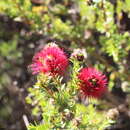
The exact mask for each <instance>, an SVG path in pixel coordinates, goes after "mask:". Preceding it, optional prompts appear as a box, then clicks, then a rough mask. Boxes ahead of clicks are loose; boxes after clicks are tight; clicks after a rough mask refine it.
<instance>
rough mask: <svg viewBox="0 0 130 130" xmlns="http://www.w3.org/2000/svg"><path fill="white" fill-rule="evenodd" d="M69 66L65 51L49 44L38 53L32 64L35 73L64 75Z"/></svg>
mask: <svg viewBox="0 0 130 130" xmlns="http://www.w3.org/2000/svg"><path fill="white" fill-rule="evenodd" d="M67 66H68V59H67V57H66V55H65V53H64V52H63V51H62V50H61V49H60V48H59V47H58V46H56V45H55V46H54V45H52V46H51V45H49V46H46V47H45V48H43V49H42V50H41V51H40V52H38V53H36V54H35V56H34V58H33V64H32V65H31V66H30V67H31V70H32V71H33V74H38V73H49V74H52V75H55V74H60V75H62V74H63V72H64V71H65V69H66V68H67Z"/></svg>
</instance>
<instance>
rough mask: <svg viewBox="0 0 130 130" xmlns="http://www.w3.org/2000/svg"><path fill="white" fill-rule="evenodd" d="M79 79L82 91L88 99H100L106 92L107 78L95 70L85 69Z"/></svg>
mask: <svg viewBox="0 0 130 130" xmlns="http://www.w3.org/2000/svg"><path fill="white" fill-rule="evenodd" d="M78 78H79V80H80V90H81V92H82V93H83V95H84V96H86V97H94V98H100V97H101V96H102V94H103V93H104V92H105V91H106V87H107V78H106V76H105V75H103V74H102V73H101V72H99V71H97V70H96V69H95V68H83V69H82V70H81V71H80V73H79V75H78Z"/></svg>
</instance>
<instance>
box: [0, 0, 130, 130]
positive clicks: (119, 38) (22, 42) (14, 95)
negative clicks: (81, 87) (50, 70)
mask: <svg viewBox="0 0 130 130" xmlns="http://www.w3.org/2000/svg"><path fill="white" fill-rule="evenodd" d="M129 6H130V0H115V1H114V0H113V1H112V0H110V1H109V0H62V1H61V0H13V1H12V0H1V1H0V19H1V20H0V67H1V69H0V103H1V104H2V105H0V128H5V129H11V130H14V129H17V130H23V129H26V127H25V125H26V126H28V123H27V122H26V121H25V117H26V119H27V120H28V121H29V123H30V125H29V127H28V128H29V129H32V130H33V129H34V130H35V129H37V130H41V129H45V128H46V129H50V128H53V127H54V128H55V129H58V128H59V129H60V128H61V126H62V127H63V128H66V129H67V128H68V129H70V128H73V127H74V128H73V129H77V128H76V127H75V126H76V125H72V124H73V123H71V121H70V120H72V121H74V122H75V123H79V124H80V122H81V125H79V126H80V127H79V128H81V129H82V128H83V127H85V128H86V124H87V128H88V129H104V128H106V127H107V126H108V124H109V125H111V127H112V126H113V125H114V128H115V127H117V128H119V129H126V130H127V129H128V130H129V129H130V125H129V121H130V114H129V112H130V111H129V107H130V103H129V102H130V80H129V79H130V76H129V75H130V68H129V66H130V62H129V58H130V33H129V31H130V25H129V22H130V18H129V17H130V8H129ZM49 42H56V43H57V44H58V45H59V46H60V47H61V48H62V49H63V50H64V51H65V52H66V54H67V56H68V58H69V57H70V54H72V52H73V50H74V49H77V48H80V49H85V51H86V52H87V58H86V59H84V60H83V61H80V62H81V64H82V65H81V64H80V66H76V64H78V61H77V62H76V63H74V61H71V62H72V63H70V64H73V65H70V68H69V70H71V71H72V72H71V73H72V74H67V76H66V78H65V79H62V77H56V78H55V79H54V80H56V81H57V82H56V81H52V79H49V78H48V77H46V76H45V75H40V76H38V77H37V79H36V76H34V77H32V76H31V73H30V71H29V69H28V65H30V64H31V60H32V57H33V55H34V54H35V52H37V51H38V50H41V48H43V47H44V46H45V44H47V43H49ZM84 66H90V67H91V66H92V67H95V68H96V69H98V70H100V71H101V72H104V74H106V76H107V78H108V92H107V93H106V95H105V96H104V97H103V98H102V99H101V100H100V101H98V103H97V102H96V103H93V101H91V102H92V104H89V105H88V104H87V105H86V104H85V101H79V102H80V103H78V104H77V102H78V101H76V99H75V100H73V101H74V102H75V103H74V107H72V108H71V106H73V105H72V104H73V102H71V99H73V98H74V97H75V95H72V96H74V97H70V96H71V94H70V93H68V92H67V91H72V90H67V91H66V89H67V88H72V87H69V86H73V87H74V90H75V91H77V90H76V89H75V87H76V86H77V83H75V80H76V74H77V72H78V70H79V68H80V67H84ZM73 71H74V72H73ZM32 78H33V80H34V81H33V80H32ZM69 79H71V80H69ZM41 80H42V82H43V83H45V85H47V86H49V85H50V86H57V87H58V86H60V87H58V88H60V89H62V91H63V92H64V94H63V95H64V96H63V97H64V98H65V99H61V98H62V96H61V95H62V93H60V95H59V94H57V95H55V96H56V97H57V98H58V97H59V99H58V100H61V101H60V102H55V105H56V106H57V107H55V105H54V104H53V99H51V98H49V97H48V95H47V93H46V92H45V90H44V89H43V88H42V87H38V86H40V85H39V84H37V83H39V82H38V81H40V83H41ZM43 80H44V81H43ZM62 80H65V81H64V82H63V81H62ZM61 81H62V82H61ZM68 81H69V82H68ZM36 82H37V83H36ZM55 82H56V83H55ZM76 82H78V81H77V80H76ZM35 83H36V85H34V84H35ZM33 85H34V86H33ZM32 86H33V87H32ZM66 86H68V87H66ZM55 91H56V90H55ZM30 96H31V97H30ZM25 99H26V100H25ZM56 101H57V100H56ZM63 101H66V102H67V105H68V106H64V105H66V104H64V102H63ZM16 102H17V103H16ZM26 102H28V103H30V105H28V104H27V103H26ZM81 102H82V103H81ZM59 103H61V104H59ZM75 104H76V105H75ZM84 104H85V105H84ZM95 104H96V107H94V105H95ZM58 106H59V107H61V106H62V107H64V108H65V110H64V116H65V120H67V118H69V119H68V121H65V122H67V124H64V123H63V122H62V121H63V118H62V117H63V115H62V116H61V113H59V109H58ZM68 107H69V108H68ZM49 108H50V109H49ZM76 108H77V109H76ZM111 108H114V110H113V111H110V110H111ZM109 109H110V110H109ZM115 109H116V110H115ZM31 111H32V112H31ZM48 111H50V112H48ZM108 111H110V112H108ZM62 112H63V111H62ZM71 112H72V113H71ZM79 112H83V113H87V114H88V116H87V117H86V115H85V114H82V116H84V117H83V118H82V119H83V120H82V121H81V119H77V120H76V119H75V120H73V113H75V114H76V116H78V115H80V113H79ZM107 112H108V113H110V114H109V117H111V118H112V119H113V116H110V115H112V114H113V113H114V114H115V113H116V114H117V113H118V114H117V116H116V118H114V120H115V123H114V122H113V121H112V122H111V119H110V118H108V117H107V118H106V113H107ZM66 113H68V114H70V115H69V117H66V116H68V115H66ZM104 113H105V114H104ZM48 114H50V115H48ZM62 114H63V113H62ZM71 114H72V115H71ZM75 114H74V115H75ZM95 115H96V116H95ZM49 116H51V118H52V117H55V118H54V120H53V121H51V120H52V119H48V118H49ZM14 117H15V118H14ZM16 117H17V118H16ZM114 117H115V116H114ZM103 118H106V119H103ZM93 119H94V120H93ZM102 119H103V120H102ZM79 120H80V121H79ZM44 121H49V122H48V124H47V123H46V126H45V124H44ZM124 121H125V123H124ZM50 122H53V123H54V124H51V125H50ZM62 123H63V124H62ZM123 123H124V124H123ZM55 124H57V126H56V125H55ZM122 124H123V125H122ZM109 128H110V127H109ZM109 128H108V129H109ZM114 128H113V129H114ZM111 129H112V128H111Z"/></svg>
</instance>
